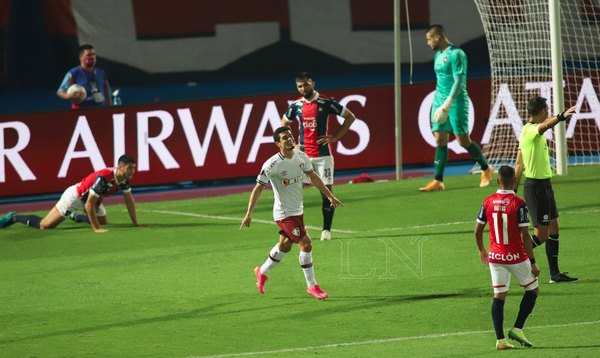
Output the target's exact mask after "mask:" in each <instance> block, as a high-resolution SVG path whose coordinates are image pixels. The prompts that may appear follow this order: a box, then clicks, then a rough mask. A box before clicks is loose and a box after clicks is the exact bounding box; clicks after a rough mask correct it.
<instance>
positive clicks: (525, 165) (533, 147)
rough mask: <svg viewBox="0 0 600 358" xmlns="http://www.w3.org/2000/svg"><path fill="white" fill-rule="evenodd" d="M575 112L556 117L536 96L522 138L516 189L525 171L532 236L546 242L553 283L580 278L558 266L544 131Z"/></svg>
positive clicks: (536, 241)
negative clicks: (572, 275) (551, 114)
mask: <svg viewBox="0 0 600 358" xmlns="http://www.w3.org/2000/svg"><path fill="white" fill-rule="evenodd" d="M574 112H575V107H571V108H569V109H567V110H566V111H564V112H562V113H560V114H558V115H556V116H552V117H549V116H548V104H546V99H545V98H543V97H533V98H531V99H530V100H529V102H528V103H527V114H528V115H529V120H528V121H527V123H526V124H525V126H524V127H523V131H522V132H521V136H520V137H519V151H518V153H517V164H516V167H515V171H516V176H517V181H516V186H515V192H516V191H517V188H518V186H519V182H520V181H521V175H522V174H523V171H525V184H524V189H525V192H524V197H525V201H526V202H527V206H528V207H529V215H530V216H531V222H532V223H533V227H534V229H533V232H534V235H533V236H532V237H531V238H532V240H533V245H534V247H536V246H539V245H541V244H542V243H544V242H545V243H546V257H547V258H548V266H549V269H550V283H556V282H571V281H576V280H577V278H575V277H570V276H569V275H567V273H566V272H560V270H559V269H558V236H559V235H558V209H557V208H556V201H555V200H554V191H553V190H552V184H551V183H550V179H551V178H552V169H551V168H550V157H549V154H548V143H547V142H546V138H545V137H544V132H546V131H547V130H548V129H551V128H553V127H554V126H556V125H557V124H558V123H559V122H562V121H565V120H567V119H568V118H570V117H571V115H572V114H573V113H574Z"/></svg>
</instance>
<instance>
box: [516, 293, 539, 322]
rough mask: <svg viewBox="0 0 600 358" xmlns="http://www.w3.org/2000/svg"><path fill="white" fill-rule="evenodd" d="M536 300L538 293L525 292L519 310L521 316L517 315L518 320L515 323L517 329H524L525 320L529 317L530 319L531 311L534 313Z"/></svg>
mask: <svg viewBox="0 0 600 358" xmlns="http://www.w3.org/2000/svg"><path fill="white" fill-rule="evenodd" d="M536 299H537V293H535V292H534V291H525V294H524V295H523V299H522V300H521V308H520V309H519V314H518V315H517V320H516V321H515V328H520V329H523V325H525V320H526V319H527V317H529V314H530V313H531V311H533V306H535V300H536Z"/></svg>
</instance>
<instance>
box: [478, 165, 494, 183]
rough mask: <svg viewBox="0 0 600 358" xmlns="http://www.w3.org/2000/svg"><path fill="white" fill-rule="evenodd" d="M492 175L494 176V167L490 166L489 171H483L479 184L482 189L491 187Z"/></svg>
mask: <svg viewBox="0 0 600 358" xmlns="http://www.w3.org/2000/svg"><path fill="white" fill-rule="evenodd" d="M492 174H494V167H492V166H491V165H490V164H488V168H487V170H483V171H482V172H481V181H480V182H479V187H480V188H485V187H486V186H488V185H490V183H491V182H492Z"/></svg>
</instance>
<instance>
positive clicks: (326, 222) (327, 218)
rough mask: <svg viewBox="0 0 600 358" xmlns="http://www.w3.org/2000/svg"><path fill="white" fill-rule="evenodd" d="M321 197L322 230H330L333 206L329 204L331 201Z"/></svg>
mask: <svg viewBox="0 0 600 358" xmlns="http://www.w3.org/2000/svg"><path fill="white" fill-rule="evenodd" d="M321 198H322V199H323V205H322V208H321V209H322V211H323V230H329V231H331V223H332V222H333V213H334V212H335V208H334V207H333V206H331V201H329V199H327V198H325V197H321Z"/></svg>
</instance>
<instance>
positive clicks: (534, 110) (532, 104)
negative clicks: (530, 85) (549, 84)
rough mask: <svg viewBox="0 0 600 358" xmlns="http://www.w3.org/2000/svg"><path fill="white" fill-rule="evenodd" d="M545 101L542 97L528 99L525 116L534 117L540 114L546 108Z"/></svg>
mask: <svg viewBox="0 0 600 358" xmlns="http://www.w3.org/2000/svg"><path fill="white" fill-rule="evenodd" d="M547 106H548V105H547V104H546V99H545V98H544V97H540V96H537V97H533V98H530V99H529V102H527V115H529V116H536V115H538V114H540V113H541V112H542V110H544V109H545V108H547Z"/></svg>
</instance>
